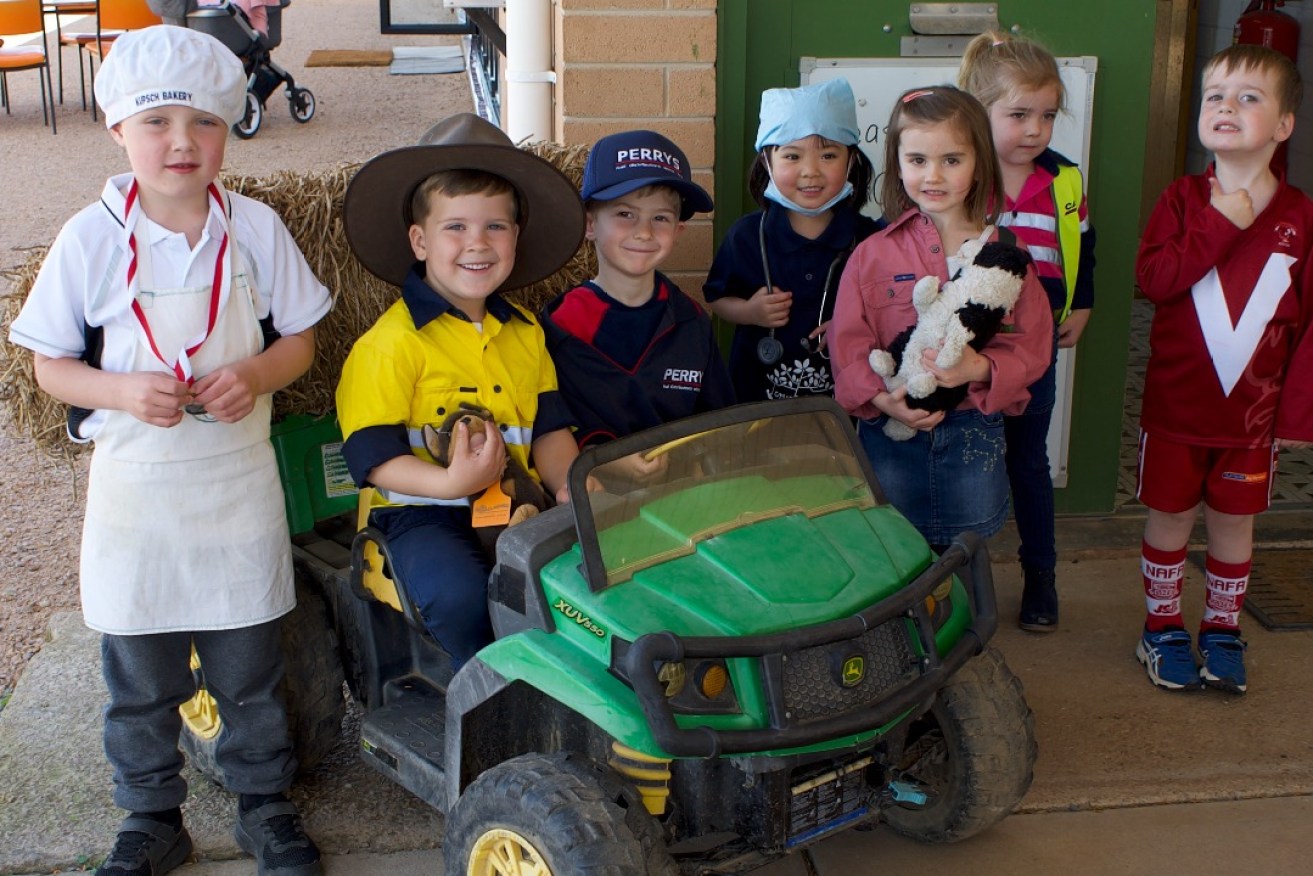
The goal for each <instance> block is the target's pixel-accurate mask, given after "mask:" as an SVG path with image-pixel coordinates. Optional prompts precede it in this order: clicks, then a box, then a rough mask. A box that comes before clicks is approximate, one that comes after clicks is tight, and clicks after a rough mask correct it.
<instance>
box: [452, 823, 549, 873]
mask: <svg viewBox="0 0 1313 876" xmlns="http://www.w3.org/2000/svg"><path fill="white" fill-rule="evenodd" d="M466 872H467V873H468V874H469V876H552V868H551V867H549V866H548V865H547V861H546V860H544V859H543V856H542V853H541V852H539V851H538V850H537V849H535V848H534V847H533V843H531V842H529V841H528V840H527V839H525V838H524V837H522V836H520V835H519V834H518V833H516V832H515V831H513V830H506V829H505V828H501V827H498V828H494V829H492V830H490V831H487V832H486V833H484V834H483V835H482V836H481V837H479V838H478V840H476V841H475V843H474V848H473V849H471V850H470V866H469V868H468V869H467V870H466Z"/></svg>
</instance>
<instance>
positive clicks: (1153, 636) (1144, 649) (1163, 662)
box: [1135, 630, 1199, 690]
mask: <svg viewBox="0 0 1313 876" xmlns="http://www.w3.org/2000/svg"><path fill="white" fill-rule="evenodd" d="M1135 659H1136V660H1139V661H1140V662H1141V663H1143V664H1144V670H1145V672H1148V673H1149V680H1150V681H1152V682H1153V683H1154V684H1156V685H1158V687H1161V688H1166V689H1167V690H1194V689H1196V688H1198V687H1199V667H1198V665H1197V664H1196V663H1195V662H1194V649H1193V648H1192V647H1191V644H1190V634H1189V633H1187V632H1186V631H1185V630H1161V631H1159V632H1156V633H1151V632H1149V631H1148V630H1145V631H1144V635H1142V636H1140V641H1139V643H1138V644H1137V645H1136V646H1135Z"/></svg>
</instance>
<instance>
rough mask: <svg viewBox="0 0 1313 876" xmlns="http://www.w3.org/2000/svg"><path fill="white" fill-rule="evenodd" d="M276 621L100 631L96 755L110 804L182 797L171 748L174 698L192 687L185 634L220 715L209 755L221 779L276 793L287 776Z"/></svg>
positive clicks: (131, 806) (148, 806)
mask: <svg viewBox="0 0 1313 876" xmlns="http://www.w3.org/2000/svg"><path fill="white" fill-rule="evenodd" d="M281 623H282V621H281V620H272V621H268V622H266V623H262V624H256V625H255V626H252V627H241V628H239V629H234V630H203V631H199V632H178V633H151V634H147V635H141V636H111V635H105V636H104V637H103V638H102V639H101V643H100V655H101V668H102V671H103V673H104V675H105V684H106V685H107V686H108V687H109V697H110V699H109V705H108V706H106V707H105V737H104V738H105V755H106V756H107V757H108V758H109V762H110V765H111V766H113V767H114V803H115V805H116V806H118V807H119V808H121V809H126V810H128V811H129V812H158V811H160V810H163V809H172V808H173V807H175V806H181V805H182V802H183V801H184V800H185V799H187V783H186V782H185V781H184V780H183V778H182V776H181V771H182V764H183V757H182V752H181V751H179V750H178V734H179V733H181V732H182V717H181V716H180V715H179V714H178V706H180V705H182V704H183V703H184V702H186V701H187V700H189V699H191V697H192V695H193V694H195V692H196V682H195V679H193V677H192V672H191V667H190V659H191V648H192V643H193V642H194V643H195V645H196V652H197V654H198V655H199V656H200V658H201V665H202V666H203V667H204V668H205V685H206V688H207V689H208V690H209V692H210V694H211V695H212V696H213V697H214V699H215V701H216V702H217V703H218V706H219V714H220V715H221V716H222V717H223V730H222V731H221V732H220V734H219V740H218V744H217V746H216V748H215V760H216V761H217V762H218V764H219V768H220V769H221V770H223V778H224V785H225V786H226V787H227V788H228V790H229V791H232V792H233V793H236V794H276V793H279V792H280V791H286V790H287V789H288V788H289V787H290V786H291V784H292V775H293V774H294V773H295V772H296V759H295V758H294V757H293V755H292V743H291V738H290V737H289V736H288V733H287V715H286V712H285V711H284V710H283V703H282V701H281V700H280V699H279V695H278V685H279V683H280V682H281V681H282V679H283V655H282V650H281V646H280V637H279V626H280V624H281Z"/></svg>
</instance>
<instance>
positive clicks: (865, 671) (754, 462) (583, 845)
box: [191, 399, 1035, 876]
mask: <svg viewBox="0 0 1313 876" xmlns="http://www.w3.org/2000/svg"><path fill="white" fill-rule="evenodd" d="M637 459H642V460H644V461H645V462H646V463H647V465H646V466H642V467H640V466H637V465H635V464H634V461H635V460H637ZM653 467H655V468H656V469H657V472H656V474H648V475H646V476H644V475H641V474H640V473H639V470H640V468H647V469H648V470H651V469H652V468H653ZM570 488H571V495H572V496H573V502H572V503H571V504H570V505H568V506H561V507H557V508H553V509H551V510H550V511H547V512H545V513H543V514H541V515H539V516H538V517H536V518H534V519H532V520H530V521H528V522H526V523H523V524H520V525H518V526H515V527H512V528H510V529H508V530H507V531H506V532H505V533H504V534H503V535H502V537H501V539H500V541H499V542H498V545H497V565H496V568H495V570H494V572H493V575H492V578H491V580H490V582H489V588H488V602H489V608H490V611H491V614H492V620H493V627H494V629H495V631H496V641H495V642H493V643H492V644H491V645H489V646H487V647H486V648H485V649H483V650H482V651H481V652H479V654H478V655H477V656H476V657H475V658H474V659H472V660H471V661H470V662H469V663H467V664H466V665H465V666H463V667H461V669H460V670H459V671H458V672H455V673H454V674H453V673H452V671H451V668H450V661H449V659H448V658H447V656H446V655H445V654H444V653H443V652H442V651H441V649H439V648H438V646H437V645H436V644H435V643H434V642H433V641H432V640H431V639H430V638H428V637H427V636H426V635H425V634H424V633H423V632H422V624H420V623H419V622H418V619H417V617H416V615H415V611H414V609H413V607H412V606H411V605H410V604H409V603H408V601H407V600H406V598H405V595H404V591H402V590H400V589H398V588H396V587H395V586H394V585H393V584H392V582H390V581H388V580H387V579H386V577H385V576H384V575H383V574H381V573H383V572H385V571H386V570H387V568H388V565H389V564H388V563H387V546H386V543H385V542H384V541H383V539H382V538H381V536H380V535H379V534H377V533H376V532H374V531H372V530H371V529H369V528H368V527H365V528H363V529H361V530H360V531H359V532H358V533H355V532H354V530H355V529H356V527H355V526H348V527H346V528H347V529H348V530H349V531H348V532H346V533H343V534H339V535H337V536H336V537H335V536H334V534H333V533H332V532H331V531H330V530H331V523H332V521H330V522H329V525H324V524H321V525H320V526H319V528H318V530H317V531H315V532H311V533H307V534H304V535H302V536H299V537H298V538H297V539H296V542H297V546H296V555H297V567H298V575H299V577H300V578H301V583H302V584H303V585H309V587H307V588H304V590H303V596H305V597H306V599H304V600H303V603H304V605H309V606H310V607H311V609H312V611H311V618H310V619H309V620H307V621H306V622H307V623H314V622H315V621H314V620H313V615H314V613H315V612H319V611H321V607H320V605H319V603H318V600H317V599H315V597H314V593H315V592H317V593H319V594H322V596H323V597H324V602H325V603H326V604H327V615H328V616H330V617H331V618H332V621H333V625H334V627H335V631H336V636H337V638H338V640H340V653H341V656H342V663H343V665H344V666H345V669H346V673H345V674H346V680H347V682H348V685H349V687H350V690H351V693H352V695H353V697H354V698H355V699H356V701H357V702H358V703H359V704H360V706H361V708H362V710H363V712H364V718H363V723H362V727H361V733H360V735H361V739H360V744H361V751H362V753H363V756H364V757H365V759H366V760H367V761H368V762H369V763H371V764H373V765H374V766H375V767H376V768H377V769H378V770H379V771H381V772H382V773H384V774H385V775H387V776H388V777H389V778H391V779H393V780H394V781H396V782H398V783H400V784H401V785H403V786H405V787H406V788H408V789H409V790H411V791H412V792H413V793H415V794H416V795H418V796H419V797H421V798H423V799H424V800H426V801H428V802H429V803H430V804H432V805H433V806H434V807H436V808H437V809H439V810H441V811H442V812H444V813H446V816H447V818H446V839H445V842H444V846H443V848H444V858H445V860H446V864H447V873H448V874H452V876H454V874H461V876H465V874H478V876H490V874H539V876H547V874H555V876H566V874H572V873H576V872H578V873H590V874H614V876H634V874H645V873H646V874H672V876H673V874H679V873H685V874H692V873H735V872H742V871H745V870H749V869H752V868H754V867H757V866H760V865H762V864H764V863H766V862H768V861H770V860H771V859H773V858H776V857H780V856H782V855H785V854H788V853H790V852H792V851H795V850H799V849H802V848H805V847H806V846H808V845H810V844H812V843H815V842H816V841H818V840H820V839H823V838H824V837H827V836H830V835H832V834H834V833H836V832H838V831H841V830H845V829H848V828H852V827H857V826H859V825H874V824H875V823H877V822H879V821H884V822H886V823H888V824H889V825H890V826H891V827H892V828H893V829H894V830H896V831H898V832H900V833H903V834H906V835H908V836H911V837H915V838H917V839H921V840H926V841H937V842H938V841H953V840H957V839H962V838H964V837H967V836H970V835H972V834H974V833H976V832H978V831H980V830H982V829H984V828H986V827H988V826H990V825H991V824H993V823H994V822H996V821H998V820H999V819H1001V818H1002V817H1004V816H1005V815H1006V814H1007V813H1008V812H1010V811H1011V810H1012V809H1013V807H1014V806H1015V805H1016V804H1017V802H1018V801H1020V799H1021V798H1022V796H1023V794H1024V793H1025V792H1026V790H1027V788H1028V787H1029V785H1030V780H1031V770H1032V766H1033V764H1034V758H1035V739H1034V727H1033V717H1032V715H1031V712H1030V709H1029V708H1028V707H1027V705H1026V701H1025V698H1024V696H1023V694H1022V690H1021V684H1020V683H1019V682H1018V680H1017V679H1016V678H1015V677H1014V676H1013V674H1012V672H1011V671H1010V670H1009V669H1008V667H1007V666H1006V665H1005V664H1004V662H1003V659H1002V657H1001V656H1000V655H999V654H998V653H997V652H996V651H995V650H993V649H992V648H990V647H988V641H989V638H990V637H991V635H992V634H993V632H994V630H995V627H996V625H997V616H996V610H995V603H994V592H993V584H992V580H991V576H990V568H989V558H988V555H987V553H986V551H985V549H984V547H983V545H982V544H981V542H980V541H979V540H978V539H976V538H975V537H973V536H971V535H965V536H963V537H962V538H960V539H958V540H957V541H956V542H955V543H954V544H953V546H952V547H951V548H949V550H948V551H947V552H946V553H945V554H944V556H942V557H935V556H934V555H933V554H932V553H931V551H930V549H929V548H928V547H927V545H926V543H925V541H924V540H923V539H922V538H921V537H920V535H918V534H917V532H916V530H915V529H913V528H912V526H911V525H910V524H909V523H908V522H907V521H906V520H905V519H904V518H903V517H902V516H901V515H900V514H899V513H898V512H897V511H895V510H894V509H893V508H892V507H891V506H890V505H888V504H887V503H886V502H885V501H884V498H883V496H882V495H881V493H880V489H879V487H878V485H877V484H876V482H875V479H874V476H873V475H872V473H871V471H870V468H869V466H868V464H867V461H866V459H865V457H864V455H863V453H862V451H861V449H860V447H859V446H858V445H857V443H856V441H855V436H854V434H853V429H852V426H851V422H850V420H849V419H848V417H847V416H846V415H845V414H844V412H843V411H842V410H840V409H839V408H838V407H837V406H836V405H835V404H834V403H833V401H830V400H828V399H803V400H797V401H789V402H773V403H761V404H749V405H740V406H737V407H734V408H730V409H726V410H723V411H718V412H714V413H710V414H706V415H704V416H699V417H695V418H690V419H687V420H683V421H680V422H676V423H670V424H668V425H665V426H662V427H659V428H657V429H653V430H649V431H647V432H644V433H641V434H639V435H634V436H631V437H629V438H625V439H622V440H619V441H615V442H612V443H610V444H607V445H605V446H602V447H600V448H596V449H594V450H592V451H589V452H587V453H584V454H583V455H582V456H581V457H580V458H579V460H578V461H577V462H576V463H575V464H574V466H573V468H572V469H571V472H570ZM599 488H600V489H599ZM338 522H339V523H340V522H341V518H339V520H338ZM348 545H349V546H350V547H349V548H348ZM318 623H320V624H321V625H322V623H323V620H322V615H321V616H320V620H319V621H318ZM289 626H292V627H294V626H296V623H292V624H289ZM325 634H326V635H328V636H330V637H331V633H330V632H328V631H325ZM326 641H327V644H326V645H325V646H324V647H326V648H331V647H332V643H331V638H330V639H329V640H326ZM303 650H304V648H303ZM307 656H311V655H308V654H304V653H303V654H300V655H297V654H292V655H289V661H290V662H292V663H297V662H301V661H302V659H303V658H304V657H307ZM309 674H310V675H312V676H313V675H323V676H324V683H322V684H320V685H318V687H317V688H316V689H317V690H318V691H320V692H322V691H323V690H325V689H328V688H331V685H332V683H333V681H334V678H333V677H332V675H331V673H318V672H312V673H309ZM301 675H304V673H298V672H297V671H296V670H295V669H294V668H289V679H292V678H297V677H299V676H301ZM298 686H301V687H312V688H313V687H315V686H314V685H303V684H300V683H299V682H298ZM300 695H301V693H300V692H298V691H294V690H289V698H290V699H291V700H292V709H293V711H294V713H296V714H297V715H298V724H297V726H298V727H304V726H321V725H322V724H324V723H331V721H318V722H316V721H314V720H307V718H306V710H305V709H303V708H299V707H298V703H297V702H296V701H297V699H298V697H299V696H300ZM312 699H315V698H314V697H312ZM339 700H340V697H339ZM339 707H340V702H339ZM312 711H313V710H312ZM301 741H302V743H303V744H304V740H301ZM191 744H192V746H193V748H195V747H196V740H194V739H193V740H192V743H191Z"/></svg>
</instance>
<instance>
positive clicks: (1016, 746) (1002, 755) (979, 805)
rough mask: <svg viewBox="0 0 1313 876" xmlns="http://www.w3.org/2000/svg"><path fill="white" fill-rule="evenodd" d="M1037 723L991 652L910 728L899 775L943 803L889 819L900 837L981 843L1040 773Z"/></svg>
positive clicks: (895, 812)
mask: <svg viewBox="0 0 1313 876" xmlns="http://www.w3.org/2000/svg"><path fill="white" fill-rule="evenodd" d="M1036 751H1037V745H1036V743H1035V716H1034V713H1033V712H1031V710H1030V706H1029V705H1027V703H1026V697H1025V694H1024V693H1023V691H1022V688H1021V681H1020V680H1019V679H1018V678H1017V677H1016V676H1015V675H1013V674H1012V670H1011V669H1009V668H1008V665H1007V663H1005V662H1004V661H1003V656H1002V655H1001V654H999V652H998V651H997V650H995V649H994V648H986V649H985V650H984V652H983V653H982V654H981V655H980V656H979V657H976V658H974V659H973V660H971V661H969V662H968V663H967V664H966V665H965V666H963V667H962V668H961V669H960V670H959V671H958V672H957V674H956V675H954V676H953V678H952V679H951V680H950V681H949V682H948V683H947V684H946V685H944V687H943V688H942V689H941V690H940V692H939V695H938V696H937V698H936V699H935V703H934V705H933V706H932V707H931V708H930V710H929V711H927V712H926V713H925V714H924V715H922V716H921V717H919V718H917V719H915V720H914V721H913V722H912V723H911V724H910V725H909V728H908V736H907V744H906V748H905V749H904V756H903V758H902V760H901V761H900V763H899V768H900V769H902V770H904V771H905V772H907V773H908V776H909V777H910V778H912V779H915V780H917V781H919V782H921V783H923V784H925V785H927V786H929V787H930V788H931V789H932V790H933V791H934V793H935V794H936V797H935V798H934V799H933V800H932V802H931V803H930V805H928V806H927V807H926V808H924V809H904V808H899V807H894V808H891V809H889V810H886V812H885V813H884V818H885V821H886V822H887V823H888V824H889V826H890V827H892V828H893V829H894V830H895V831H896V832H898V833H900V834H902V835H903V836H906V837H910V838H911V839H914V840H918V841H920V842H927V843H944V842H956V841H958V840H962V839H966V838H967V837H969V836H974V835H975V834H977V833H980V832H981V831H982V830H985V829H986V828H988V827H990V826H992V825H993V824H995V823H997V822H998V821H1000V820H1002V819H1003V818H1004V817H1005V816H1007V815H1008V813H1010V812H1012V810H1013V809H1015V808H1016V806H1017V804H1018V803H1020V802H1021V798H1022V797H1024V796H1025V794H1026V791H1027V790H1029V788H1030V782H1031V778H1032V775H1033V772H1034V768H1035V755H1036Z"/></svg>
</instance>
